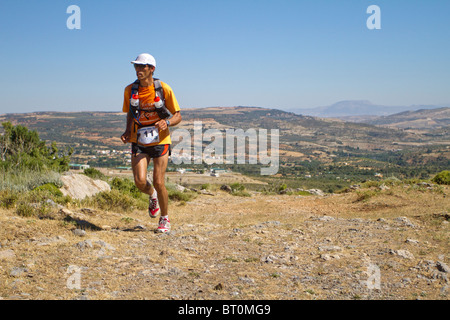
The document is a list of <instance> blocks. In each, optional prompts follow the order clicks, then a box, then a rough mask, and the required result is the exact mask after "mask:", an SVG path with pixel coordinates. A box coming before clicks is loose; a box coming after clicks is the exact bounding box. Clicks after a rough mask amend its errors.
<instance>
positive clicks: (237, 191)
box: [230, 182, 251, 197]
mask: <svg viewBox="0 0 450 320" xmlns="http://www.w3.org/2000/svg"><path fill="white" fill-rule="evenodd" d="M230 187H231V194H232V195H233V196H239V197H250V196H251V195H250V193H248V192H247V191H246V190H245V186H244V185H243V184H241V183H239V182H235V183H232V184H231V185H230Z"/></svg>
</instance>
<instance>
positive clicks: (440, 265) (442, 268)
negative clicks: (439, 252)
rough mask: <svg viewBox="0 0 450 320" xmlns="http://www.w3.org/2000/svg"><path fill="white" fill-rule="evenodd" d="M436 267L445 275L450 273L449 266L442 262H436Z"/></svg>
mask: <svg viewBox="0 0 450 320" xmlns="http://www.w3.org/2000/svg"><path fill="white" fill-rule="evenodd" d="M436 267H437V268H438V270H439V271H442V272H445V273H450V268H449V266H447V265H446V264H445V263H444V262H442V261H437V262H436Z"/></svg>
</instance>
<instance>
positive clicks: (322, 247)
mask: <svg viewBox="0 0 450 320" xmlns="http://www.w3.org/2000/svg"><path fill="white" fill-rule="evenodd" d="M318 249H319V251H342V248H341V247H339V246H321V247H319V248H318Z"/></svg>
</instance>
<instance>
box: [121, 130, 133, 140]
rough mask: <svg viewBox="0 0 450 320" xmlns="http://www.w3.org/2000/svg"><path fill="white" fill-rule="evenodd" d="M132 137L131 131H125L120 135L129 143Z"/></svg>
mask: <svg viewBox="0 0 450 320" xmlns="http://www.w3.org/2000/svg"><path fill="white" fill-rule="evenodd" d="M130 137H131V133H130V131H125V132H124V133H123V134H122V136H121V137H120V139H121V140H122V142H123V143H127V142H129V141H130Z"/></svg>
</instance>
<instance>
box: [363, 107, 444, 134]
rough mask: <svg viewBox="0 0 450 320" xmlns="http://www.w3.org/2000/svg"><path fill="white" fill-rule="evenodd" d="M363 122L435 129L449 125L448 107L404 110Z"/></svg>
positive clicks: (402, 127) (400, 127) (395, 126)
mask: <svg viewBox="0 0 450 320" xmlns="http://www.w3.org/2000/svg"><path fill="white" fill-rule="evenodd" d="M364 123H368V124H372V125H377V126H387V127H390V128H399V129H420V130H435V129H441V128H445V127H449V126H450V108H437V109H428V110H427V109H421V110H416V111H405V112H401V113H397V114H393V115H390V116H381V117H376V118H373V119H370V120H367V121H364Z"/></svg>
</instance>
